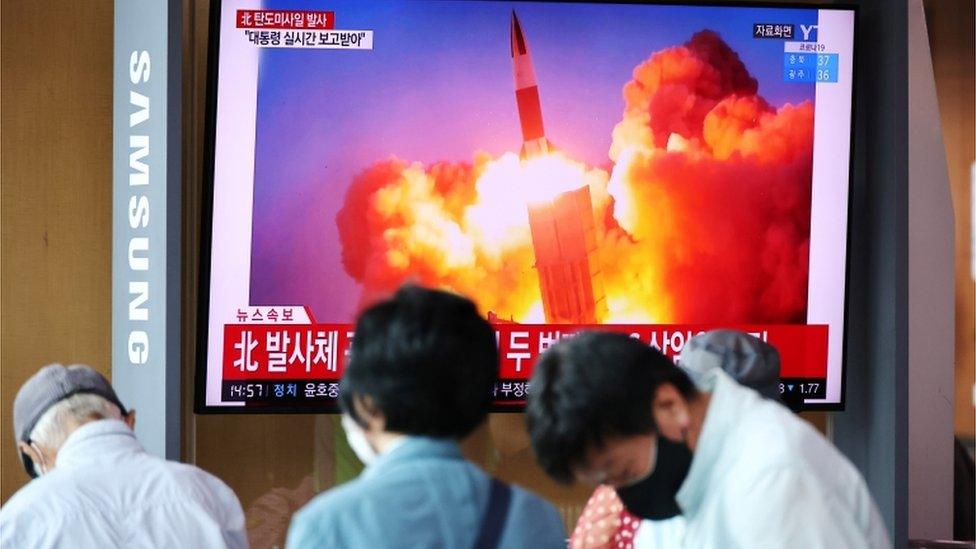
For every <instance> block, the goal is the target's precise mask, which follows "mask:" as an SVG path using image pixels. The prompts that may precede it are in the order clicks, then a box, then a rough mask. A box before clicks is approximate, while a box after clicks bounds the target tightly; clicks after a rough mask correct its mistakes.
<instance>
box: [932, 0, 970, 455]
mask: <svg viewBox="0 0 976 549" xmlns="http://www.w3.org/2000/svg"><path fill="white" fill-rule="evenodd" d="M974 12H976V3H974V2H973V1H972V0H937V1H934V2H933V1H929V2H926V4H925V19H926V22H927V23H928V29H929V43H930V45H931V49H932V66H933V69H934V71H935V86H936V91H937V93H938V96H939V111H940V113H941V118H942V140H943V142H944V143H945V153H946V164H947V166H948V168H949V183H950V187H951V190H952V202H953V206H954V207H955V218H956V227H955V236H956V365H955V370H956V393H955V407H956V413H955V430H956V434H957V435H959V436H960V437H962V438H967V437H968V438H970V439H971V438H973V437H974V436H976V425H974V423H976V410H974V409H973V383H974V382H976V373H974V370H976V297H974V286H976V285H974V283H973V274H972V272H971V270H970V265H971V261H972V256H971V253H972V252H971V251H972V245H973V241H972V236H971V235H972V233H971V232H970V230H971V229H970V227H971V226H972V225H971V224H972V221H973V218H972V214H973V212H972V210H971V204H972V198H971V196H972V187H971V183H970V179H969V178H970V173H969V170H970V166H971V165H972V164H973V162H974V161H976V112H974V108H976V78H974V76H973V75H974V74H976V51H974V43H973V36H974V33H976V14H974Z"/></svg>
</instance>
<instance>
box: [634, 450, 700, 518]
mask: <svg viewBox="0 0 976 549" xmlns="http://www.w3.org/2000/svg"><path fill="white" fill-rule="evenodd" d="M652 457H653V456H652ZM691 458H692V454H691V450H689V449H688V447H687V446H685V445H684V444H681V443H678V442H672V441H670V440H668V439H667V437H663V436H658V437H657V455H656V460H655V463H654V466H653V468H652V469H651V472H650V473H649V474H648V475H647V476H646V477H644V478H642V479H640V480H638V481H636V482H634V483H632V484H628V485H627V486H624V487H621V488H617V495H618V496H620V500H621V501H623V503H624V506H625V507H627V510H628V511H630V512H631V513H633V514H635V515H637V516H638V517H641V518H644V519H649V520H665V519H669V518H672V517H676V516H678V515H680V514H681V508H679V507H678V503H677V501H675V496H676V495H677V493H678V490H680V489H681V484H682V483H683V482H684V481H685V477H687V476H688V469H689V468H690V467H691Z"/></svg>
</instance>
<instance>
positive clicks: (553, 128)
mask: <svg viewBox="0 0 976 549" xmlns="http://www.w3.org/2000/svg"><path fill="white" fill-rule="evenodd" d="M215 10H216V11H215V13H214V14H213V17H214V21H213V32H212V33H211V67H210V71H211V78H210V84H209V85H210V89H209V112H208V172H207V181H206V183H207V189H206V191H205V206H204V208H205V218H206V219H205V220H204V237H203V256H202V260H201V272H202V276H201V339H200V346H201V352H200V361H199V365H198V376H197V377H198V380H197V401H196V404H197V409H198V410H199V411H252V412H253V411H330V410H335V409H336V396H337V395H338V389H339V386H338V381H339V378H340V377H341V375H342V369H343V363H344V359H345V358H346V356H347V354H348V351H349V348H350V344H351V341H352V340H353V338H354V336H355V334H354V331H353V328H354V322H355V319H356V316H357V314H358V313H359V312H360V311H362V310H363V309H364V308H366V307H368V306H369V305H370V304H371V303H374V302H376V301H377V300H380V299H383V298H384V297H386V296H389V295H390V294H391V293H392V292H394V291H395V290H396V289H397V288H398V287H399V286H401V285H402V284H405V283H414V284H419V285H424V286H429V287H435V288H441V289H446V290H450V291H453V292H457V293H459V294H463V295H465V296H468V297H470V298H471V299H472V300H474V301H475V302H476V304H477V305H478V307H479V308H480V310H481V312H482V313H483V314H484V315H485V317H486V318H487V319H489V321H490V322H491V323H492V324H493V325H494V327H495V329H496V331H497V335H498V344H499V351H500V356H501V365H500V370H499V381H498V383H497V385H496V387H495V407H496V409H500V410H504V409H513V410H517V409H519V408H520V407H521V406H522V405H523V404H524V400H525V395H526V394H527V393H529V392H531V390H532V388H531V386H530V384H529V379H530V377H531V373H532V366H533V363H534V360H535V358H536V357H537V356H538V355H539V354H540V353H541V352H542V351H544V350H545V349H546V348H547V347H548V346H549V345H551V344H552V343H553V342H555V341H557V340H558V339H559V338H562V337H570V336H571V335H572V334H573V333H574V332H576V331H578V330H580V329H584V328H598V329H605V330H615V331H622V332H625V333H628V334H631V335H632V336H633V337H636V338H639V339H640V340H642V341H644V342H646V343H647V344H648V345H653V346H656V347H657V348H659V349H661V350H662V351H663V352H664V353H665V354H667V355H668V356H671V357H677V356H678V354H679V353H680V351H681V349H682V347H683V346H684V345H685V344H686V343H687V341H688V340H689V338H691V337H693V336H694V335H696V334H698V333H700V332H702V331H705V330H709V329H713V328H720V327H727V328H736V329H741V330H743V331H747V332H750V333H752V334H754V335H755V336H756V337H759V338H762V339H764V340H766V341H768V342H769V343H771V344H772V345H774V346H775V347H776V348H777V349H779V352H780V354H781V358H782V378H783V384H782V391H783V396H784V399H786V400H787V401H789V402H791V403H793V404H794V405H796V406H798V407H803V408H816V407H828V408H837V407H839V406H842V405H843V394H844V393H843V379H844V375H843V370H842V369H843V366H844V339H845V338H844V333H845V330H844V313H845V296H846V270H847V269H846V267H847V241H848V215H849V214H848V191H849V184H850V158H851V133H852V132H851V106H852V89H853V80H852V79H853V71H852V67H853V60H854V23H855V13H854V11H853V10H850V9H822V8H819V7H810V6H789V7H776V8H774V7H755V6H744V5H743V6H734V5H716V6H700V5H696V6H691V5H654V4H602V3H601V4H597V3H592V4H587V3H558V2H496V1H484V2H475V1H465V2H460V1H442V0H426V1H424V0H420V1H411V2H397V1H375V2H374V1H371V2H361V1H358V0H345V1H344V0H334V1H332V2H329V3H328V11H323V8H322V4H321V2H317V1H311V0H309V1H302V0H264V1H261V0H223V2H221V3H220V4H219V5H218V7H216V8H215Z"/></svg>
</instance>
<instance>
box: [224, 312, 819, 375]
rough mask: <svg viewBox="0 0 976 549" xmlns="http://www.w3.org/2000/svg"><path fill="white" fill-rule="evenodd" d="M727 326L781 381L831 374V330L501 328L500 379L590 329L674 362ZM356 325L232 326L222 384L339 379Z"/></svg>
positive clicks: (526, 371)
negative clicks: (700, 337) (757, 342)
mask: <svg viewBox="0 0 976 549" xmlns="http://www.w3.org/2000/svg"><path fill="white" fill-rule="evenodd" d="M719 327H725V328H734V329H737V330H742V331H744V332H748V333H751V334H753V335H755V336H756V337H758V338H760V339H762V340H764V341H766V342H768V343H770V344H771V345H773V346H774V347H776V349H777V350H778V351H779V353H780V358H781V362H782V368H781V377H783V378H803V379H823V378H825V377H826V376H827V325H741V326H709V325H685V324H673V325H637V324H601V325H598V326H579V325H559V324H496V325H494V328H495V333H496V336H497V339H498V350H499V355H500V358H501V367H500V370H499V379H500V380H507V381H516V380H522V381H527V380H528V379H529V378H530V377H531V376H532V365H533V364H534V363H535V360H536V358H538V356H539V355H540V354H541V353H542V352H544V351H545V350H546V349H548V348H549V346H550V345H552V344H553V343H555V342H556V341H558V340H559V339H560V338H563V337H568V336H571V335H573V334H574V333H575V332H578V331H581V330H586V329H592V330H602V331H612V332H622V333H626V334H629V335H631V336H632V337H635V338H637V339H640V340H641V341H643V342H645V343H647V344H648V345H651V346H653V347H656V348H658V349H660V350H661V351H662V352H663V353H664V354H665V355H667V356H669V357H671V358H676V357H677V356H678V355H679V354H680V353H681V350H682V349H683V348H684V346H685V344H687V342H688V340H689V339H691V338H692V337H694V336H695V335H697V334H699V333H702V332H704V331H707V330H711V329H715V328H719ZM353 329H354V326H353V325H352V324H318V323H313V324H227V325H225V326H224V352H223V378H224V380H225V381H246V380H275V379H280V380H293V381H295V380H309V379H314V380H338V379H339V378H341V377H342V369H343V364H344V363H345V360H346V358H347V356H348V353H349V348H350V347H351V345H352V340H353V337H354V335H355V334H354V332H353Z"/></svg>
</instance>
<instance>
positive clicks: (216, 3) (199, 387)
mask: <svg viewBox="0 0 976 549" xmlns="http://www.w3.org/2000/svg"><path fill="white" fill-rule="evenodd" d="M459 1H465V0H459ZM482 1H485V0H482ZM487 1H508V2H528V1H536V2H538V1H542V2H545V3H552V4H635V5H664V6H705V7H730V8H737V7H738V8H780V9H804V10H838V11H851V12H853V13H854V37H853V38H854V40H853V42H854V46H853V52H852V59H851V63H852V71H851V123H850V147H849V149H850V152H849V158H848V165H847V172H848V179H847V185H848V193H847V228H846V231H847V232H846V235H847V243H846V249H845V257H844V335H843V339H842V343H841V345H842V349H841V387H840V400H839V401H838V402H806V401H803V402H802V403H801V404H800V405H799V407H798V408H797V409H796V411H801V412H806V411H843V410H844V409H845V407H846V403H847V351H848V345H847V343H848V341H847V340H848V337H849V334H850V331H851V323H850V321H851V318H850V315H851V312H850V286H851V253H852V252H851V243H852V239H851V225H852V214H853V198H852V197H853V196H854V194H853V192H852V190H853V185H854V159H855V154H854V151H855V148H856V145H857V144H856V142H855V123H856V120H857V118H856V115H857V113H856V107H857V101H856V99H857V80H858V79H857V74H858V51H859V49H860V47H859V34H860V33H859V32H858V27H859V25H860V14H859V8H858V6H857V5H856V4H846V3H839V4H825V3H800V2H783V3H779V2H769V1H765V2H748V1H730V2H721V1H708V2H693V1H685V2H677V1H667V0H661V1H657V0H616V1H612V2H600V1H598V0H487ZM220 13H221V0H210V14H209V17H210V18H209V21H208V25H209V32H208V38H207V40H208V43H207V79H206V85H207V90H206V109H205V117H206V119H205V121H204V159H203V181H202V183H203V189H202V193H201V220H200V255H199V258H198V259H199V270H198V277H197V282H198V284H197V300H198V301H197V340H196V360H195V366H194V397H193V412H194V413H195V414H202V415H211V414H214V415H221V414H336V413H338V412H339V410H338V408H337V407H328V408H321V409H316V408H315V407H314V405H310V406H308V407H303V406H274V407H270V406H268V407H265V406H213V405H207V404H206V384H207V346H208V336H209V326H210V268H211V252H212V250H211V246H212V243H213V242H212V238H213V193H214V162H215V146H216V116H217V76H218V74H219V60H220V27H221V25H220ZM491 411H492V413H499V412H501V413H520V412H522V409H521V408H514V407H507V408H499V407H497V406H493V408H492V410H491Z"/></svg>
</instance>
